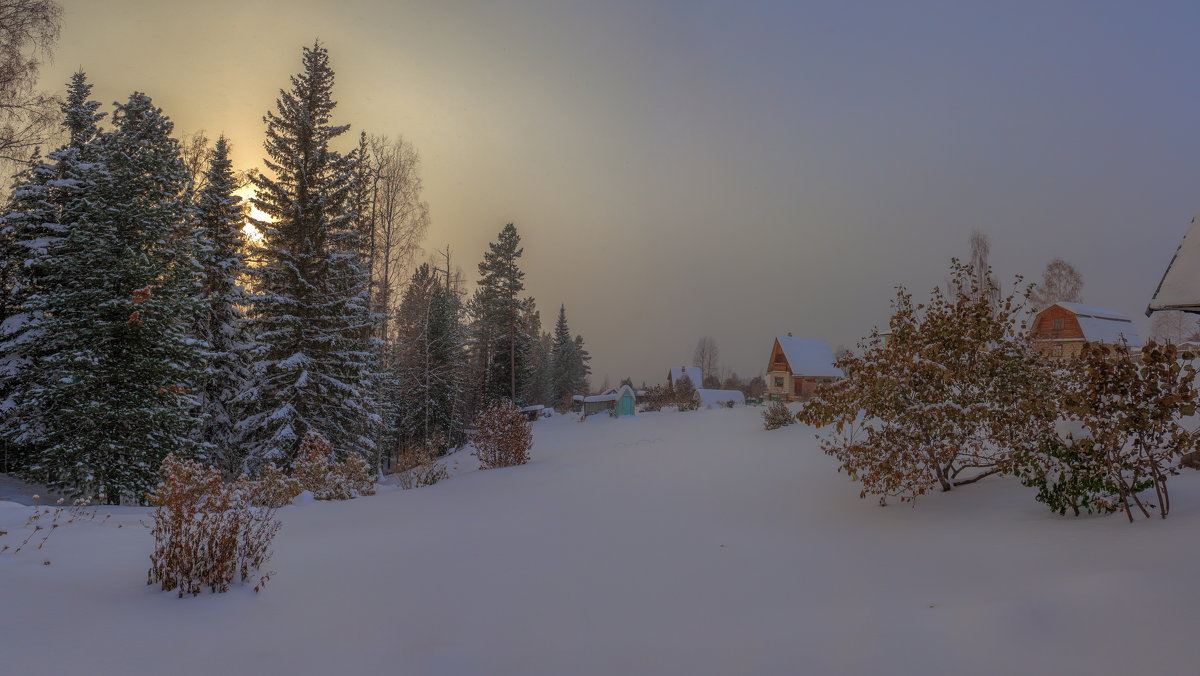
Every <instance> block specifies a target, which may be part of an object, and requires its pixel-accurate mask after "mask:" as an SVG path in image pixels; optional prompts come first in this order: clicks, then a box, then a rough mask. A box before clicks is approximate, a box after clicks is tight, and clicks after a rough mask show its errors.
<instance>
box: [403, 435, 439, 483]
mask: <svg viewBox="0 0 1200 676" xmlns="http://www.w3.org/2000/svg"><path fill="white" fill-rule="evenodd" d="M447 446H448V444H446V442H445V441H443V440H442V437H441V435H439V434H434V436H433V437H431V438H429V439H426V440H425V441H420V442H415V443H413V444H410V445H409V446H407V447H406V448H405V449H404V452H403V453H402V454H401V455H400V465H399V467H397V472H396V476H397V477H398V478H399V481H400V487H401V488H404V489H405V490H407V489H410V488H421V487H422V486H432V485H434V484H436V483H437V482H439V481H441V480H442V479H448V478H449V477H450V472H449V471H448V470H447V469H446V465H445V464H444V463H442V462H439V461H438V457H439V456H441V455H444V454H445V453H446V450H447Z"/></svg>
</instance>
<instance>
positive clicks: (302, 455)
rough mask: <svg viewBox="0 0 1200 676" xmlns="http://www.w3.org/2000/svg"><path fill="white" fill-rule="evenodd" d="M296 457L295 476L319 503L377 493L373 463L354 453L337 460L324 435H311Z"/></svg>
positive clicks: (305, 438)
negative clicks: (372, 468) (334, 458)
mask: <svg viewBox="0 0 1200 676" xmlns="http://www.w3.org/2000/svg"><path fill="white" fill-rule="evenodd" d="M296 457H297V460H296V462H295V463H294V464H293V467H292V476H293V477H294V478H295V479H297V480H298V481H299V482H300V487H301V488H302V489H303V490H306V491H311V492H312V494H313V497H314V498H316V499H317V500H351V499H353V498H356V497H358V496H360V495H374V494H375V473H374V472H373V471H372V470H371V465H370V463H368V462H367V460H366V459H365V458H363V457H362V456H361V455H358V454H354V453H351V454H348V455H347V456H346V457H345V458H343V459H342V460H340V461H334V460H333V451H332V448H331V447H330V445H329V442H328V441H326V440H325V438H324V437H322V436H321V435H320V434H317V433H315V432H309V433H308V435H306V436H305V437H304V441H303V442H301V444H300V450H299V452H298V453H297V454H296Z"/></svg>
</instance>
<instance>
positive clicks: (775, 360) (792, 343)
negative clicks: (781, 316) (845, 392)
mask: <svg viewBox="0 0 1200 676" xmlns="http://www.w3.org/2000/svg"><path fill="white" fill-rule="evenodd" d="M834 361H836V360H835V359H834V357H833V350H831V349H829V343H826V342H825V341H823V340H821V339H819V338H795V337H793V336H792V334H790V333H789V334H787V335H786V336H776V337H775V345H774V346H773V347H772V348H771V360H770V361H769V362H768V363H767V395H768V396H770V397H771V398H772V399H784V400H787V401H798V400H801V399H807V398H809V397H811V396H812V394H813V392H816V390H817V388H819V387H821V386H823V385H827V384H829V383H832V382H833V381H835V380H838V379H839V378H842V377H843V374H842V371H841V369H839V368H838V367H836V366H834V365H833V364H834Z"/></svg>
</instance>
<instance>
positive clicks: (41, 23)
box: [0, 0, 62, 162]
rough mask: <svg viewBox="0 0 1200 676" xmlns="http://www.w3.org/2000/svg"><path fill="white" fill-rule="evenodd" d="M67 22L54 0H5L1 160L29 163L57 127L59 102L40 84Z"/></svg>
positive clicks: (0, 54) (0, 44)
mask: <svg viewBox="0 0 1200 676" xmlns="http://www.w3.org/2000/svg"><path fill="white" fill-rule="evenodd" d="M61 20H62V7H60V6H59V4H58V3H57V2H54V0H0V160H4V161H8V162H24V161H26V160H28V159H29V157H30V155H31V153H32V152H33V149H34V148H35V147H36V146H38V145H40V144H42V143H45V142H46V141H47V140H48V139H49V138H50V135H51V134H52V133H53V131H54V129H55V125H56V122H57V119H56V115H55V112H56V110H55V108H56V107H55V105H54V104H55V103H56V101H57V99H55V98H54V97H53V96H52V95H50V94H49V93H46V92H42V91H38V89H37V80H38V70H39V68H40V66H41V59H44V58H47V57H49V56H50V51H51V48H52V47H53V46H54V43H55V42H56V41H57V40H58V31H59V24H60V22H61Z"/></svg>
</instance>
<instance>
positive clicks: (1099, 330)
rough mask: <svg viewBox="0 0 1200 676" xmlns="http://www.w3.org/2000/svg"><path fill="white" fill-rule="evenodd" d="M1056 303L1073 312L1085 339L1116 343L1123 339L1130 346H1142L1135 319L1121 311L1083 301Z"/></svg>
mask: <svg viewBox="0 0 1200 676" xmlns="http://www.w3.org/2000/svg"><path fill="white" fill-rule="evenodd" d="M1055 305H1057V306H1059V307H1061V308H1063V309H1065V310H1067V311H1069V312H1071V313H1072V314H1074V315H1075V319H1076V320H1077V321H1078V322H1079V328H1080V329H1082V330H1083V337H1084V339H1086V340H1088V341H1090V342H1093V343H1107V344H1109V345H1115V344H1117V343H1120V342H1121V340H1122V339H1124V340H1125V342H1126V343H1129V346H1130V347H1140V346H1141V344H1142V339H1141V338H1139V337H1138V334H1137V329H1136V328H1135V327H1134V326H1133V320H1132V319H1130V318H1129V317H1128V316H1126V315H1123V314H1121V313H1120V312H1113V311H1112V310H1109V309H1107V308H1102V307H1097V306H1095V305H1084V304H1082V303H1055Z"/></svg>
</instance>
